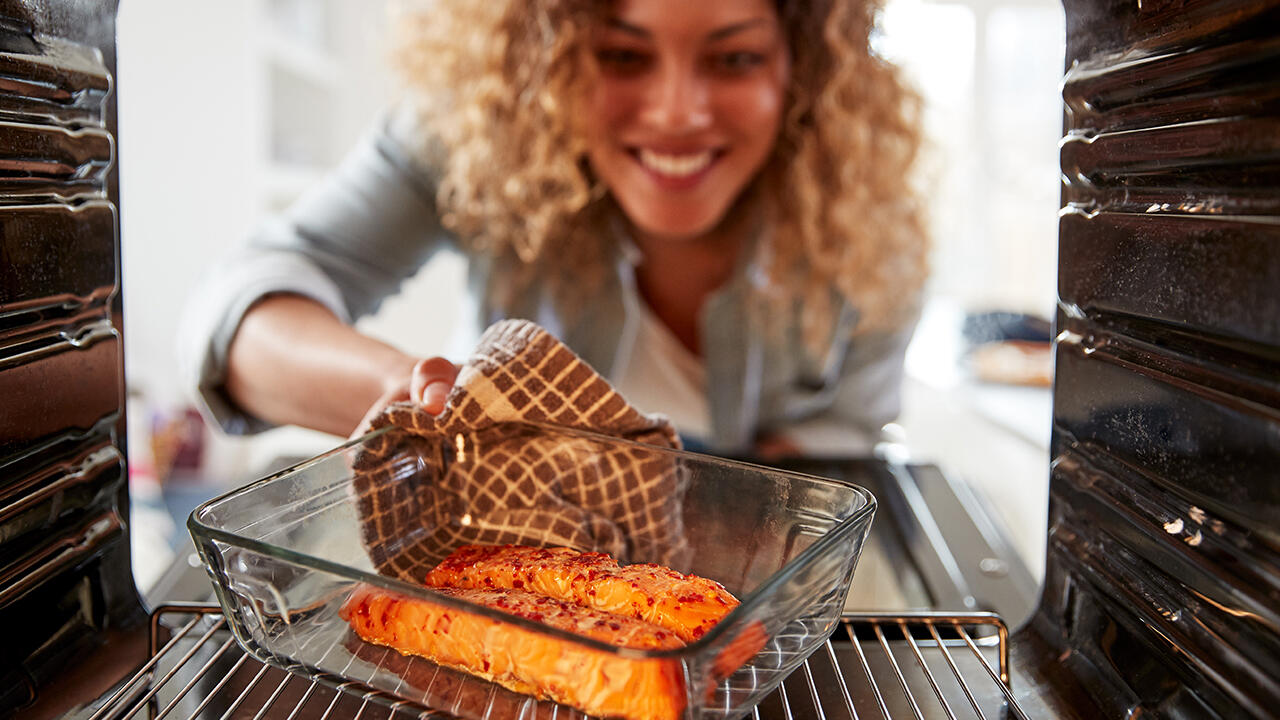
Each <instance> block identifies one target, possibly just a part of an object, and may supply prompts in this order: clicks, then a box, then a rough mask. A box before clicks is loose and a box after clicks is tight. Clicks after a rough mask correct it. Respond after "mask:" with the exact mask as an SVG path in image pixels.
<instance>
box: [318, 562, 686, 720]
mask: <svg viewBox="0 0 1280 720" xmlns="http://www.w3.org/2000/svg"><path fill="white" fill-rule="evenodd" d="M437 592H440V593H443V594H446V595H449V596H451V597H455V598H458V599H461V600H466V601H468V602H472V603H476V604H479V605H484V606H486V607H490V608H493V609H495V610H498V611H500V612H503V613H506V614H509V615H515V616H518V617H523V618H527V619H529V620H534V621H536V622H540V623H543V624H546V625H549V626H551V627H555V628H559V629H561V630H566V631H568V632H572V633H576V634H579V635H584V636H586V637H591V638H595V639H596V640H601V641H603V642H607V643H610V644H613V645H620V646H622V647H631V648H641V649H665V648H675V647H681V646H683V644H684V643H683V642H682V641H681V640H680V639H679V638H677V637H675V636H674V635H673V634H672V633H671V632H669V631H667V630H664V629H663V628H659V627H655V626H653V625H651V624H649V623H646V622H643V621H640V620H636V619H634V618H627V617H618V616H614V615H610V614H608V613H604V612H600V611H595V610H591V609H590V608H584V607H581V606H578V605H574V604H572V603H568V602H564V601H561V600H557V599H555V598H551V597H546V596H543V595H536V594H533V593H528V592H522V591H511V590H497V591H495V590H474V589H457V588H441V589H438V590H437ZM340 615H341V617H342V618H343V619H344V620H346V621H347V622H348V623H349V624H350V626H351V628H352V630H354V631H355V633H356V634H357V635H359V636H360V638H361V639H363V640H365V641H367V642H371V643H375V644H378V645H385V646H387V647H390V648H393V649H395V650H398V651H400V652H401V653H406V654H410V655H419V656H421V657H424V658H427V659H429V660H431V661H432V662H435V663H438V664H440V665H445V666H448V667H453V668H457V669H460V670H463V671H465V672H468V673H471V674H473V675H477V676H479V677H482V678H485V679H486V680H491V681H493V682H496V683H498V684H499V685H502V686H504V687H507V688H510V689H511V690H515V691H516V692H521V693H525V694H528V695H533V696H535V697H538V698H541V699H550V700H554V701H556V702H560V703H564V704H567V705H572V706H574V707H577V708H579V709H581V710H583V711H585V712H587V713H589V714H592V715H599V716H610V717H621V718H627V719H628V720H676V719H677V718H679V717H680V715H681V713H682V712H683V711H684V705H685V689H684V675H683V672H682V669H681V666H680V663H679V661H678V660H675V659H666V658H624V657H618V656H617V655H615V654H613V653H609V652H604V651H600V650H594V649H592V648H585V647H579V646H575V645H573V644H572V643H566V642H564V641H562V640H559V639H557V638H553V637H547V636H545V635H542V634H540V633H537V632H532V631H529V630H526V629H524V628H521V627H517V626H515V625H511V624H508V623H504V622H500V621H497V620H493V619H490V618H488V617H483V616H481V615H478V614H475V613H468V612H464V611H459V610H457V609H454V608H450V607H447V606H445V605H442V604H439V603H433V602H429V601H426V600H421V599H418V598H412V597H409V596H407V595H402V594H400V593H395V592H391V591H386V590H382V589H378V588H372V587H369V586H366V585H361V586H358V587H357V588H356V590H355V591H354V592H353V593H352V594H351V596H350V598H348V600H347V602H346V603H345V604H344V605H343V607H342V609H341V611H340Z"/></svg>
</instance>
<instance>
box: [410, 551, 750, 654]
mask: <svg viewBox="0 0 1280 720" xmlns="http://www.w3.org/2000/svg"><path fill="white" fill-rule="evenodd" d="M426 584H427V585H428V586H429V587H436V588H445V587H449V588H470V589H509V590H524V591H528V592H534V593H539V594H542V595H547V596H549V597H553V598H557V599H559V600H563V601H565V602H570V603H574V604H576V605H582V606H585V607H589V608H594V609H596V610H602V611H604V612H608V613H613V614H614V615H622V616H625V617H631V618H636V619H638V620H644V621H646V622H650V623H653V624H654V625H657V626H659V627H663V628H666V629H668V630H670V631H671V632H673V633H675V634H676V635H677V636H678V637H679V638H680V639H681V640H684V641H685V642H693V641H694V640H697V639H698V638H700V637H702V636H703V635H705V634H706V632H707V631H708V630H710V629H711V628H712V627H713V626H715V624H716V623H717V622H719V621H720V620H721V619H722V618H723V617H724V616H725V615H728V614H729V613H730V612H731V611H732V610H733V609H734V608H736V607H737V606H738V600H737V598H735V597H734V596H733V595H731V594H730V593H729V591H728V590H725V589H724V587H723V586H722V585H720V583H718V582H715V581H714V580H708V579H707V578H702V577H698V576H696V575H682V574H680V573H678V572H675V571H674V570H670V569H668V568H665V567H662V566H661V565H650V564H637V565H628V566H626V567H619V566H618V563H617V562H615V561H614V559H613V558H611V557H609V556H608V555H606V554H604V553H582V552H578V551H576V550H570V549H569V548H545V549H544V548H531V547H524V546H519V545H465V546H463V547H460V548H458V549H457V550H455V551H454V552H453V553H452V554H451V555H449V557H447V558H445V559H444V561H443V562H441V563H440V564H439V565H438V566H436V568H435V569H434V570H432V571H431V572H430V573H428V574H427V577H426ZM756 649H757V650H758V649H759V648H756Z"/></svg>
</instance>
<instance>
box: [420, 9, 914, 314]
mask: <svg viewBox="0 0 1280 720" xmlns="http://www.w3.org/2000/svg"><path fill="white" fill-rule="evenodd" d="M606 5H607V3H606V2H603V1H602V0H506V1H505V2H504V1H501V0H485V1H484V2H457V1H451V0H435V1H434V2H431V3H430V4H429V6H428V7H425V8H423V9H422V10H420V11H413V12H408V13H405V14H404V15H403V16H402V17H400V18H399V19H398V20H397V27H398V30H399V37H398V38H397V43H396V47H395V51H394V52H395V60H396V62H397V65H398V66H399V68H400V69H401V70H402V71H403V74H404V77H405V80H406V83H407V87H408V89H409V90H410V91H411V92H412V93H414V94H415V95H417V96H419V97H425V98H429V101H428V102H424V103H421V107H422V108H423V109H422V118H421V119H422V121H423V123H424V130H425V133H424V135H426V136H430V137H431V139H432V141H433V144H432V146H433V147H436V148H437V152H439V151H440V150H441V149H442V150H443V152H444V153H445V155H444V156H443V157H434V158H431V160H433V161H434V162H437V163H439V162H442V161H444V162H443V174H442V177H441V180H440V184H439V189H438V198H437V200H438V203H439V206H440V208H441V216H442V220H443V222H444V224H445V226H446V227H448V228H450V229H451V230H453V231H454V232H455V233H456V234H457V235H458V236H459V237H460V238H461V239H462V240H463V241H464V242H467V243H471V244H472V246H473V247H475V248H477V249H479V250H482V251H486V252H490V253H494V254H498V255H503V254H505V255H507V256H514V257H516V258H518V260H519V261H520V263H517V264H523V266H525V267H526V268H538V270H539V271H540V272H548V271H550V272H553V273H558V274H559V275H558V276H559V277H560V278H562V280H563V281H564V282H563V284H565V285H571V286H574V287H577V288H579V289H581V288H583V287H589V286H590V282H589V278H590V277H592V274H593V270H598V271H599V272H600V273H601V274H602V273H603V267H604V259H605V255H604V253H607V252H608V248H607V246H606V244H605V240H604V237H603V236H605V235H607V233H602V232H600V227H601V225H600V223H601V222H602V220H603V218H604V216H605V214H606V213H607V211H608V210H609V208H611V207H612V206H611V204H610V202H609V198H608V193H607V191H606V190H605V189H604V188H603V187H602V186H601V185H600V184H599V182H598V181H597V180H596V179H594V178H593V176H592V173H591V171H590V168H589V167H588V166H587V163H586V159H585V157H586V146H585V140H584V133H583V132H582V128H581V127H580V125H579V121H578V118H579V117H580V116H581V113H578V112H575V108H576V105H577V103H578V99H579V98H582V97H584V95H583V90H584V86H585V84H586V83H588V82H590V79H591V74H590V73H589V72H584V71H583V70H584V62H585V57H586V52H587V48H586V44H587V43H586V40H585V39H586V37H587V33H588V29H589V26H590V23H591V22H592V21H594V20H595V19H596V18H597V17H598V15H599V13H600V12H601V11H602V7H605V6H606ZM776 7H777V10H778V14H779V19H780V20H781V25H782V28H783V32H784V34H785V37H786V40H787V43H788V48H789V52H790V54H791V79H790V84H789V87H788V88H787V96H786V103H785V106H784V110H783V112H784V115H783V122H782V128H781V130H780V133H779V137H778V140H777V144H776V146H775V149H774V152H773V155H772V157H771V158H770V160H769V161H768V162H767V163H766V165H765V167H764V168H763V169H762V171H761V173H760V176H759V177H757V178H756V180H755V182H754V183H753V187H752V188H751V190H750V191H751V192H754V193H756V195H757V196H758V197H759V198H761V199H762V200H763V201H764V202H765V205H766V211H767V212H766V215H765V217H767V218H768V222H769V223H770V226H771V227H770V229H771V232H767V233H764V234H763V237H764V238H765V241H766V242H767V243H768V246H767V247H765V248H763V250H764V251H765V252H766V253H767V257H768V263H769V268H770V277H771V279H772V281H773V283H772V284H773V287H774V290H781V291H782V292H781V293H771V294H773V295H775V296H779V297H786V298H789V299H790V300H792V301H799V302H802V303H804V305H805V308H806V309H805V312H804V313H803V316H804V317H805V318H807V319H808V320H809V321H812V322H813V325H812V327H807V328H805V330H806V333H805V335H806V337H812V335H811V332H810V331H812V332H815V333H821V332H822V328H823V327H825V328H827V332H829V328H830V327H831V325H830V321H831V318H832V314H833V312H834V311H835V310H836V309H837V308H836V307H835V303H834V300H835V297H843V298H844V299H845V300H847V301H848V302H849V303H851V304H852V305H853V307H854V308H856V309H857V313H858V318H859V322H858V326H857V327H858V329H859V330H867V329H876V328H885V327H888V326H891V325H893V324H895V323H897V322H900V321H902V320H904V319H906V317H907V316H909V315H910V314H912V313H914V312H915V310H916V309H917V304H918V299H919V295H920V290H921V287H922V285H923V283H924V280H925V276H926V252H927V247H926V245H927V243H926V233H925V230H924V221H923V218H922V211H921V204H920V203H919V201H918V198H917V197H916V193H915V192H914V191H913V189H912V187H911V180H910V174H911V173H910V170H911V167H912V165H913V162H914V160H915V156H916V153H917V150H918V147H919V144H920V128H919V100H918V98H917V97H916V95H915V94H914V93H913V92H912V91H910V90H909V89H908V88H907V87H906V85H905V84H904V83H903V81H902V79H901V78H900V76H899V73H898V71H897V69H896V68H895V67H893V66H892V65H890V64H888V63H886V62H885V61H884V60H882V59H881V58H879V57H877V56H876V55H874V54H873V53H872V52H871V50H870V35H871V32H872V29H873V28H874V26H875V21H876V16H877V13H878V11H879V7H878V5H877V2H876V0H808V1H806V2H791V1H789V2H782V1H781V0H779V2H777V4H776ZM814 38H821V42H814ZM425 147H427V145H426V144H424V148H425ZM424 152H426V151H425V150H424ZM548 256H553V257H554V258H555V262H554V263H551V262H550V261H547V260H546V258H547V257H548ZM584 283H585V284H584ZM833 289H834V290H835V291H836V292H835V295H834V296H833V292H832V290H833ZM828 337H829V335H828Z"/></svg>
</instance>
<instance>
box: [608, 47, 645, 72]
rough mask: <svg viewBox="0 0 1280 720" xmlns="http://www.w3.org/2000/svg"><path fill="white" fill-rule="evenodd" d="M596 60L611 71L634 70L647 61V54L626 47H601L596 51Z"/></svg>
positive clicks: (641, 66)
mask: <svg viewBox="0 0 1280 720" xmlns="http://www.w3.org/2000/svg"><path fill="white" fill-rule="evenodd" d="M596 60H597V61H599V63H600V65H601V66H602V67H603V68H604V69H605V70H608V71H611V72H634V71H637V70H639V69H641V68H643V67H644V66H645V64H646V63H648V61H649V56H648V55H647V54H645V53H643V52H640V51H638V50H630V49H627V48H603V49H600V50H597V51H596Z"/></svg>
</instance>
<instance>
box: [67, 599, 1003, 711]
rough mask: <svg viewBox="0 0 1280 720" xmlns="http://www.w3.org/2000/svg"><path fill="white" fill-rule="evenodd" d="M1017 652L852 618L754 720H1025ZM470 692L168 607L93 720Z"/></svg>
mask: <svg viewBox="0 0 1280 720" xmlns="http://www.w3.org/2000/svg"><path fill="white" fill-rule="evenodd" d="M162 643H163V644H162ZM1008 648H1009V631H1008V629H1007V628H1006V627H1005V625H1004V622H1003V621H1002V620H1001V619H1000V618H999V617H998V616H996V615H993V614H990V613H970V614H937V613H901V614H851V615H845V616H844V617H843V618H842V620H841V623H840V627H839V628H838V629H837V630H836V632H835V633H834V634H833V635H832V636H831V638H830V639H829V640H827V642H826V643H825V646H824V647H822V648H820V649H819V650H818V652H816V653H814V654H813V655H812V656H810V657H809V659H808V660H806V661H805V663H804V664H803V665H801V667H800V669H799V670H797V671H796V672H794V673H792V675H791V676H790V677H789V678H788V679H787V680H786V681H785V682H784V683H783V684H782V685H781V686H779V688H778V689H777V690H776V691H775V692H773V693H772V694H770V695H769V696H768V697H766V698H765V699H764V701H763V702H761V703H760V704H759V705H758V706H757V707H756V708H754V709H753V710H752V717H753V719H754V720H760V719H761V718H764V719H766V720H768V719H772V718H783V719H785V720H800V719H802V718H804V719H808V718H816V719H817V720H829V719H830V720H844V719H846V718H848V719H849V720H869V719H883V720H897V719H899V718H915V719H916V720H926V719H931V718H948V719H949V720H957V719H958V718H979V719H980V720H988V719H989V718H990V719H994V718H1008V717H1014V718H1023V719H1025V718H1026V717H1027V716H1026V715H1025V714H1024V713H1023V712H1022V710H1021V709H1020V708H1019V706H1018V703H1017V701H1016V699H1015V696H1014V695H1013V693H1012V692H1011V690H1010V687H1009V649H1008ZM335 688H336V689H335ZM492 692H498V689H497V688H496V686H495V687H494V689H493V691H492ZM460 694H461V693H459V697H457V698H455V700H454V702H453V704H452V705H450V703H447V702H446V703H445V704H444V706H443V707H440V708H438V709H428V708H424V707H422V706H420V705H417V704H414V703H408V702H405V701H403V700H399V699H398V698H396V697H394V696H391V695H388V694H387V693H384V692H382V691H379V690H376V689H373V688H370V687H368V686H365V685H363V684H361V683H359V682H353V681H351V680H348V679H346V678H342V677H336V676H327V677H321V678H318V679H311V678H308V677H303V676H301V675H296V674H294V673H290V672H287V671H285V670H282V669H280V668H277V667H274V666H272V665H268V664H265V663H262V662H260V661H258V660H257V659H255V658H254V657H252V656H251V655H247V654H245V653H243V652H242V651H241V650H240V648H239V647H238V646H237V645H236V643H235V639H234V638H233V637H231V634H230V632H229V631H228V630H227V627H226V620H225V619H224V618H223V617H222V615H221V608H219V607H218V606H216V605H186V604H183V605H163V606H160V607H158V608H156V609H155V611H154V612H153V613H152V615H151V657H150V660H148V662H147V663H146V664H145V665H143V667H142V668H141V669H140V670H139V671H138V672H137V673H135V674H134V675H133V676H132V677H131V678H130V679H128V680H127V681H125V682H124V683H123V684H122V685H121V686H120V687H119V688H118V689H117V690H116V691H115V693H114V694H113V695H112V696H111V697H110V698H109V699H108V700H107V701H106V702H105V703H104V704H103V705H102V706H100V707H99V708H98V709H97V710H96V711H95V712H94V713H93V714H92V715H91V716H89V720H131V719H132V718H147V720H165V719H167V718H187V719H188V720H239V719H241V718H244V719H246V720H247V719H249V718H252V719H253V720H267V719H270V720H276V719H277V718H280V719H283V720H329V719H330V718H335V719H336V718H352V719H353V720H408V719H410V718H432V719H433V720H443V719H444V718H450V717H453V716H454V715H455V714H457V713H458V711H459V709H460V705H461V703H462V698H461V696H460ZM486 707H489V708H492V707H493V706H492V704H489V705H486ZM513 710H514V712H513V713H511V714H512V716H513V717H517V718H519V719H520V720H541V719H542V718H549V719H550V720H561V718H574V719H577V718H583V717H584V716H583V715H582V714H581V713H579V712H577V711H573V710H569V709H568V708H564V707H561V706H557V705H554V704H551V703H546V702H542V703H538V702H537V701H535V700H533V699H532V698H530V699H529V700H528V701H527V702H526V703H524V704H523V705H520V706H518V707H516V708H513ZM485 720H498V718H497V716H496V715H493V716H490V715H489V714H488V713H486V718H485Z"/></svg>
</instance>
